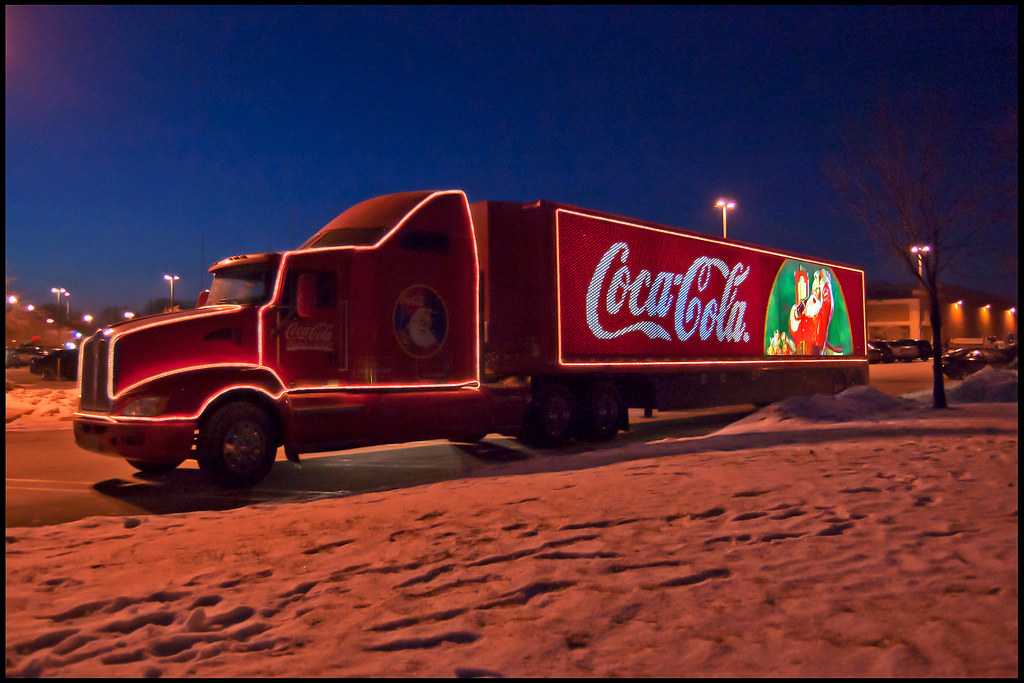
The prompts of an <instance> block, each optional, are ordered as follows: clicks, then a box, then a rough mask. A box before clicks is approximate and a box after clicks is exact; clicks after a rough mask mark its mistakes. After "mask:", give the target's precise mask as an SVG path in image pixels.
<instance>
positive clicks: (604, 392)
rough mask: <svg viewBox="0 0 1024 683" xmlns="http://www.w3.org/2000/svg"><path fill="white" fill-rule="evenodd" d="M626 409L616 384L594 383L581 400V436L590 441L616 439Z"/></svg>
mask: <svg viewBox="0 0 1024 683" xmlns="http://www.w3.org/2000/svg"><path fill="white" fill-rule="evenodd" d="M625 409H626V407H625V404H624V403H623V402H622V398H621V397H620V396H619V391H618V389H616V388H615V385H614V384H612V383H611V382H598V383H597V384H594V385H593V386H591V387H589V388H588V389H587V390H586V393H585V394H584V395H583V399H582V400H581V401H580V414H579V430H580V436H581V437H582V438H584V439H586V440H588V441H610V440H612V439H614V438H615V435H616V434H618V433H619V426H620V425H621V424H622V417H623V411H624V410H625Z"/></svg>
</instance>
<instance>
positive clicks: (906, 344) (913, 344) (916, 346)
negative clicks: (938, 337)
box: [889, 339, 932, 360]
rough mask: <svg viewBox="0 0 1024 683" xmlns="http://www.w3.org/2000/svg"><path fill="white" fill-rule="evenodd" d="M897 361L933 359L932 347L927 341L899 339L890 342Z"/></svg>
mask: <svg viewBox="0 0 1024 683" xmlns="http://www.w3.org/2000/svg"><path fill="white" fill-rule="evenodd" d="M889 346H891V347H892V352H893V354H894V355H895V356H896V360H917V359H918V358H920V359H921V360H928V359H929V358H931V357H932V345H931V342H929V341H928V340H926V339H899V340H897V341H894V342H889Z"/></svg>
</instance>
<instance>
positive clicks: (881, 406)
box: [6, 370, 1018, 677]
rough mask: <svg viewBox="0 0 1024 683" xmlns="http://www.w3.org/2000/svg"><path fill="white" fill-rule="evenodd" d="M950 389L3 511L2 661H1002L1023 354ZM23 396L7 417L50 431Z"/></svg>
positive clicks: (609, 664)
mask: <svg viewBox="0 0 1024 683" xmlns="http://www.w3.org/2000/svg"><path fill="white" fill-rule="evenodd" d="M948 387H949V395H950V399H951V402H952V403H953V404H954V405H953V407H952V408H951V409H950V410H947V411H933V410H931V409H929V408H927V407H922V403H923V404H924V405H925V406H926V405H927V403H928V402H929V400H930V399H929V396H928V393H929V392H922V394H921V395H915V396H911V397H909V398H907V397H904V398H896V397H891V396H886V395H884V394H882V393H880V392H878V391H876V390H874V389H871V388H868V387H859V388H855V389H851V390H849V391H847V392H844V393H843V394H841V395H839V396H838V397H821V396H819V397H813V398H802V399H791V400H788V401H784V402H781V403H778V404H775V405H772V406H769V407H767V408H765V409H764V410H762V411H759V412H758V413H755V414H753V415H751V416H749V417H748V418H746V419H744V420H742V421H740V422H738V423H736V424H733V425H731V426H729V427H728V428H726V429H724V430H722V431H720V432H718V433H715V434H712V435H709V436H705V437H700V438H685V439H667V440H662V441H658V442H652V443H647V444H642V445H639V446H629V447H625V448H623V449H619V450H613V451H609V450H602V451H598V452H593V453H583V454H579V455H571V456H564V457H558V458H557V459H555V461H556V462H557V466H553V465H552V460H551V459H536V460H526V461H523V462H519V463H512V464H506V465H499V466H496V467H495V468H493V469H488V470H487V475H488V476H485V477H478V478H467V479H461V480H457V481H446V482H441V483H437V484H431V485H426V486H418V487H412V488H405V489H400V490H394V491H386V492H377V493H370V494H362V495H356V496H351V497H344V498H321V499H317V500H309V501H303V502H290V503H277V504H268V505H255V506H251V507H247V508H242V509H237V510H231V511H226V512H194V513H188V514H178V515H152V516H139V517H129V518H106V517H92V518H87V519H84V520H81V521H78V522H73V523H69V524H61V525H56V526H50V527H38V528H8V529H7V542H6V547H7V556H6V560H7V586H6V588H7V591H6V607H7V609H6V615H7V618H6V646H7V660H6V674H7V675H8V676H40V675H41V676H103V677H114V676H259V677H271V676H274V677H277V676H460V677H471V676H544V677H553V676H645V677H646V676H785V677H788V676H851V677H853V676H906V677H909V676H1008V677H1009V676H1014V677H1015V676H1016V675H1017V552H1018V544H1017V499H1018V494H1017V486H1018V482H1017V373H1016V371H1005V370H1004V371H991V370H986V371H984V372H982V373H979V374H978V375H975V376H974V377H972V378H969V379H968V380H966V381H964V382H962V383H952V382H951V383H949V384H948ZM39 391H46V390H31V389H19V390H16V391H15V392H8V395H7V420H8V424H7V428H8V429H31V428H40V427H41V426H48V428H52V427H53V426H54V425H55V424H65V425H66V424H69V423H68V422H67V420H66V417H67V415H68V414H69V411H70V410H73V403H74V399H73V396H71V397H69V395H68V391H67V390H57V391H49V393H34V392H39ZM69 391H70V392H71V394H73V393H74V392H73V390H69ZM12 418H13V419H12ZM553 470H556V471H553Z"/></svg>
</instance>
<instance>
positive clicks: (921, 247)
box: [910, 244, 932, 280]
mask: <svg viewBox="0 0 1024 683" xmlns="http://www.w3.org/2000/svg"><path fill="white" fill-rule="evenodd" d="M931 250H932V248H931V247H929V246H928V245H927V244H915V245H914V246H912V247H911V248H910V253H912V254H917V276H918V277H919V278H921V279H922V280H923V279H924V275H923V270H924V255H925V254H927V253H928V252H930V251H931Z"/></svg>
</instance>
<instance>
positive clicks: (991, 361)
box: [942, 344, 1017, 379]
mask: <svg viewBox="0 0 1024 683" xmlns="http://www.w3.org/2000/svg"><path fill="white" fill-rule="evenodd" d="M1015 360H1017V345H1016V344H1014V345H1013V346H1007V347H1006V348H1003V349H995V348H989V347H984V348H980V349H955V350H953V351H950V352H949V353H947V354H944V355H943V356H942V373H943V374H944V375H946V377H949V378H950V379H963V378H964V377H967V376H968V375H973V374H974V373H976V372H977V371H978V370H981V369H982V368H984V367H987V366H992V367H996V368H1000V367H1005V366H1007V365H1009V364H1010V363H1013V362H1014V361H1015Z"/></svg>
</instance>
